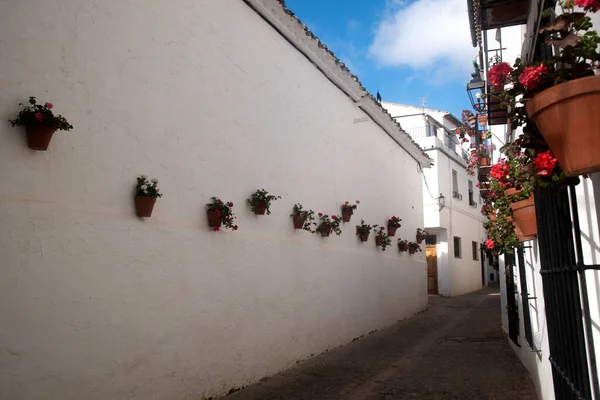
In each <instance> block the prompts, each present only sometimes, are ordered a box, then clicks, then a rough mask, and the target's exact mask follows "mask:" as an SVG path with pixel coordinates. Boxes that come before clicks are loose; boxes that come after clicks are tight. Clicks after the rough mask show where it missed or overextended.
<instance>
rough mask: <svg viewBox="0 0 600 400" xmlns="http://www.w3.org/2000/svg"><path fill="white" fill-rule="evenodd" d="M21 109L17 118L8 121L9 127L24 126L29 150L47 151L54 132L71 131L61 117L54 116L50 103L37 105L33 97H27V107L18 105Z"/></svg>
mask: <svg viewBox="0 0 600 400" xmlns="http://www.w3.org/2000/svg"><path fill="white" fill-rule="evenodd" d="M19 105H20V106H23V109H22V110H21V111H19V114H18V115H17V118H15V119H13V120H10V121H9V122H10V124H11V126H25V132H26V134H27V145H28V146H29V148H30V149H33V150H41V151H45V150H47V149H48V145H49V144H50V140H52V135H53V134H54V132H56V130H64V131H68V130H71V129H73V125H71V124H69V122H67V120H66V119H65V117H63V116H62V115H54V113H53V112H52V108H54V105H53V104H52V103H49V102H46V103H44V105H41V104H37V101H36V99H35V97H33V96H31V97H29V105H25V104H23V103H19Z"/></svg>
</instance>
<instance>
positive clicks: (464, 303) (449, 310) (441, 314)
mask: <svg viewBox="0 0 600 400" xmlns="http://www.w3.org/2000/svg"><path fill="white" fill-rule="evenodd" d="M429 300H430V306H429V309H428V310H427V311H426V312H424V313H421V314H419V315H417V316H415V317H413V318H410V319H408V320H405V321H401V322H399V323H397V324H395V325H394V326H391V327H389V328H386V329H383V330H381V331H378V332H375V333H373V334H371V335H368V336H366V337H363V338H360V339H358V340H355V341H353V342H352V343H350V344H348V345H346V346H342V347H340V348H338V349H335V350H333V351H329V352H327V353H324V354H321V355H319V356H316V357H314V358H311V359H310V360H307V361H304V362H301V363H299V364H298V365H297V366H296V367H295V368H292V369H290V370H288V371H285V372H282V373H280V374H278V375H276V376H274V377H271V378H268V379H263V381H261V382H259V383H257V384H255V385H252V386H249V387H247V388H245V389H243V390H241V391H238V392H235V393H233V394H231V395H230V396H227V397H226V398H227V400H266V399H268V400H327V399H339V400H391V399H397V400H403V399H461V400H462V399H465V400H467V399H477V400H480V399H511V400H519V399H523V400H529V399H535V398H536V395H535V389H534V387H533V384H532V383H531V381H530V378H529V375H528V373H527V371H526V370H525V368H524V367H523V366H522V365H521V363H520V362H519V360H518V359H517V357H516V356H515V354H514V353H513V351H512V350H511V349H510V346H509V344H508V343H507V340H506V338H505V335H504V334H503V332H502V330H501V327H500V295H499V292H498V291H497V289H485V290H482V291H479V292H476V293H474V294H469V295H465V296H459V297H455V298H438V297H430V299H429Z"/></svg>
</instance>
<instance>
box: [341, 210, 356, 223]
mask: <svg viewBox="0 0 600 400" xmlns="http://www.w3.org/2000/svg"><path fill="white" fill-rule="evenodd" d="M352 214H354V211H342V221H344V222H350V218H351V217H352Z"/></svg>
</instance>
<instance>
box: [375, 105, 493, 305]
mask: <svg viewBox="0 0 600 400" xmlns="http://www.w3.org/2000/svg"><path fill="white" fill-rule="evenodd" d="M382 105H383V107H385V108H386V109H387V110H388V111H389V112H390V114H391V115H392V116H393V117H394V118H396V121H398V123H400V125H401V126H402V128H403V129H404V130H406V132H408V134H410V135H411V136H412V138H413V139H414V140H415V141H416V142H417V143H419V144H420V145H421V146H422V147H423V148H424V149H425V151H426V152H427V154H429V155H430V156H431V158H432V159H433V167H432V168H431V169H429V170H424V172H423V215H424V218H425V229H426V230H427V231H428V232H429V233H430V234H431V235H435V238H436V243H435V246H436V251H437V271H438V272H437V281H438V284H437V286H438V293H439V294H441V295H444V296H457V295H460V294H464V293H469V292H472V291H475V290H478V289H481V287H482V285H483V283H484V282H483V281H482V275H484V276H483V279H486V282H487V279H489V272H488V266H487V263H485V265H484V266H483V271H482V263H481V254H480V251H479V245H480V243H482V242H483V241H484V240H485V230H484V229H483V221H484V218H483V216H482V215H481V212H480V210H481V205H482V201H481V198H480V197H479V190H478V189H477V187H476V183H477V178H476V177H475V176H470V175H469V174H468V173H467V169H466V165H467V164H466V156H467V153H466V151H465V150H464V149H463V146H462V145H461V144H460V143H459V140H458V138H457V135H456V134H455V133H454V130H455V129H456V128H457V126H458V125H459V123H460V121H459V120H458V119H457V117H455V116H453V115H452V114H450V113H448V112H445V111H439V110H432V109H428V108H421V107H413V106H408V105H402V104H395V103H387V102H384V103H382ZM465 148H466V146H465ZM442 196H443V197H442ZM432 244H433V243H432Z"/></svg>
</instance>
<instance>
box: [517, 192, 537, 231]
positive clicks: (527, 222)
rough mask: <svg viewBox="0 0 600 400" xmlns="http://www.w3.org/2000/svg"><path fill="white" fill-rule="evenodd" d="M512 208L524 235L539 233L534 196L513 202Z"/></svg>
mask: <svg viewBox="0 0 600 400" xmlns="http://www.w3.org/2000/svg"><path fill="white" fill-rule="evenodd" d="M510 208H511V210H512V213H513V217H514V220H515V222H516V224H517V226H518V227H519V229H520V230H521V232H522V233H523V235H524V236H535V235H537V221H536V215H535V201H534V199H533V196H532V197H529V198H528V199H526V200H521V201H517V202H516V203H512V204H511V205H510Z"/></svg>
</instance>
